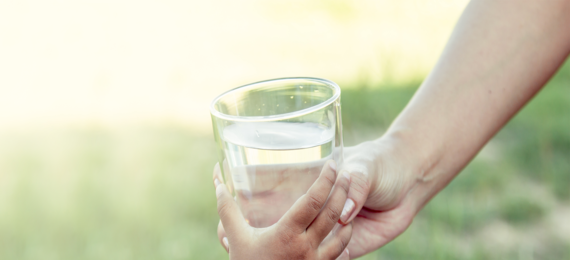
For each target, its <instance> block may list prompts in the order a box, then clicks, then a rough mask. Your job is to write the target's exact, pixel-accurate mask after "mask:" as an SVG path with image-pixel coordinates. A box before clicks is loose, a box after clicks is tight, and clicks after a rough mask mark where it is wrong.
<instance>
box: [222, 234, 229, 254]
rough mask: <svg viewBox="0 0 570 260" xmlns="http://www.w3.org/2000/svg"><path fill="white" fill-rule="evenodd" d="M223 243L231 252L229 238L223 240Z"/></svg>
mask: <svg viewBox="0 0 570 260" xmlns="http://www.w3.org/2000/svg"><path fill="white" fill-rule="evenodd" d="M222 243H224V246H225V247H226V250H227V251H229V250H230V244H229V243H228V238H227V237H224V238H222Z"/></svg>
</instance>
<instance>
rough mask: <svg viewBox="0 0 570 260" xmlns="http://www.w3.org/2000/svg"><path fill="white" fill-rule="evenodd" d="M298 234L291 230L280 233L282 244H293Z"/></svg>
mask: <svg viewBox="0 0 570 260" xmlns="http://www.w3.org/2000/svg"><path fill="white" fill-rule="evenodd" d="M296 237H297V234H295V233H294V232H292V231H291V230H288V231H287V230H285V231H284V232H281V233H280V234H279V242H280V243H281V244H282V245H285V246H288V245H292V244H293V243H294V242H295V240H296Z"/></svg>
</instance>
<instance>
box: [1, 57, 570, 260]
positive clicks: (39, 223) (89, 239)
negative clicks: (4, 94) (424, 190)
mask: <svg viewBox="0 0 570 260" xmlns="http://www.w3.org/2000/svg"><path fill="white" fill-rule="evenodd" d="M418 85H419V82H417V83H416V84H409V85H387V86H360V85H358V84H355V86H351V87H349V88H345V89H343V94H342V102H343V120H344V128H345V133H344V134H345V140H346V144H347V145H353V144H356V143H358V142H361V141H363V140H368V139H372V138H377V137H378V136H380V135H381V134H382V133H383V131H385V129H386V128H387V127H388V125H389V124H390V122H392V120H393V119H394V118H395V117H396V116H397V114H398V113H399V112H400V111H401V110H402V109H403V108H404V106H405V105H406V103H407V102H408V100H409V99H410V98H411V96H412V95H413V93H414V91H415V90H416V88H417V86H418ZM568 115H570V64H566V66H565V67H564V68H563V69H562V70H561V72H560V73H558V74H557V75H556V76H555V78H554V79H553V80H552V81H551V82H550V83H549V84H548V86H547V87H546V88H545V89H544V90H543V91H542V92H541V93H539V95H538V96H537V97H536V98H535V99H534V100H533V101H532V102H530V104H529V105H528V106H526V107H525V108H524V109H523V110H522V111H521V112H520V113H519V114H518V115H517V116H516V117H515V118H514V119H513V120H512V121H511V122H509V123H508V125H507V126H506V127H505V128H504V129H503V130H501V131H500V133H499V134H498V135H497V136H496V137H495V138H493V140H492V141H491V142H490V143H489V144H488V145H487V146H486V147H485V149H483V151H482V152H481V153H480V154H479V155H478V156H477V157H476V158H475V159H474V160H473V162H471V164H470V165H469V166H468V167H467V168H466V169H465V170H464V171H463V172H462V173H461V174H460V175H459V176H458V177H457V178H456V179H455V180H454V181H453V182H451V184H450V185H449V186H448V187H447V188H446V189H444V190H443V191H442V192H441V193H440V194H439V195H438V196H436V197H435V198H434V199H433V201H432V202H430V203H429V204H428V205H427V206H426V208H425V209H424V210H423V211H422V212H421V213H420V214H419V215H418V217H417V218H416V220H415V222H414V224H413V225H412V226H411V227H410V228H409V229H408V230H407V231H406V232H405V233H404V234H402V235H401V236H400V237H398V238H397V239H396V240H395V241H394V242H392V243H390V244H388V245H387V246H385V247H383V248H381V249H379V250H378V251H376V252H374V253H372V254H370V255H368V256H365V257H363V258H362V259H522V258H524V259H527V258H528V259H533V258H537V259H570V249H569V248H570V241H569V240H568V236H564V235H563V234H562V235H561V234H560V230H559V227H560V226H562V224H563V223H562V222H560V219H566V221H567V219H568V215H565V214H567V213H564V212H570V211H569V210H568V209H569V208H570V204H569V199H570V191H569V190H570V160H569V159H568V158H570V130H569V129H570V118H569V117H568ZM215 155H216V146H215V144H214V141H213V138H212V136H210V135H204V134H200V133H196V132H194V131H192V130H191V129H189V128H186V127H181V126H175V125H174V126H160V127H137V128H131V129H119V130H110V129H98V128H84V129H64V130H45V129H38V130H37V131H29V132H27V133H18V134H14V133H13V134H4V135H3V136H1V137H0V259H7V260H11V259H14V260H16V259H17V260H26V259H225V258H226V257H227V256H226V253H225V251H224V250H223V249H222V247H221V246H220V245H219V243H218V241H217V235H216V228H217V223H218V217H217V214H216V209H215V195H214V189H213V185H212V183H211V171H212V168H213V165H214V163H215V160H216V158H215ZM560 212H562V213H560ZM557 216H558V217H557ZM560 216H562V217H560ZM557 219H558V220H557ZM557 221H558V222H557Z"/></svg>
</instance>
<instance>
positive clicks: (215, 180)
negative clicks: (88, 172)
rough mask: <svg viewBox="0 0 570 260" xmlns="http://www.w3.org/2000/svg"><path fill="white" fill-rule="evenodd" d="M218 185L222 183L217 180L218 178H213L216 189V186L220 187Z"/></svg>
mask: <svg viewBox="0 0 570 260" xmlns="http://www.w3.org/2000/svg"><path fill="white" fill-rule="evenodd" d="M220 184H222V183H221V182H220V180H218V178H215V179H214V186H215V187H216V188H217V187H218V185H220Z"/></svg>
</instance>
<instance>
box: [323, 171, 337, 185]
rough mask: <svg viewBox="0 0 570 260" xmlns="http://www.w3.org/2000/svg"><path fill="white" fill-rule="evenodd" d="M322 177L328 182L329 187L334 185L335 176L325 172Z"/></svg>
mask: <svg viewBox="0 0 570 260" xmlns="http://www.w3.org/2000/svg"><path fill="white" fill-rule="evenodd" d="M323 179H324V180H325V181H326V182H327V184H329V185H330V186H331V187H332V186H333V185H334V182H335V178H334V176H332V175H331V174H325V175H324V176H323Z"/></svg>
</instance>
